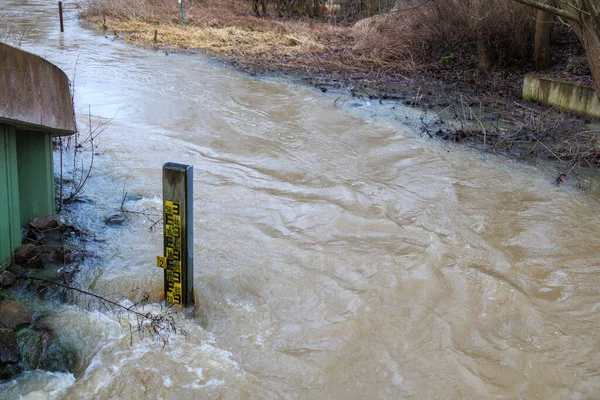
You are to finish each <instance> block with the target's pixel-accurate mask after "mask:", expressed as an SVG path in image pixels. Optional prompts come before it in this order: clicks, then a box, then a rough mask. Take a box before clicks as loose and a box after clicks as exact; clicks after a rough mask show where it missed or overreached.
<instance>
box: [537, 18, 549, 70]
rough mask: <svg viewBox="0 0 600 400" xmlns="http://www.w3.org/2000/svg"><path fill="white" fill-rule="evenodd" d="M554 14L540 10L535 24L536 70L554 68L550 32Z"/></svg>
mask: <svg viewBox="0 0 600 400" xmlns="http://www.w3.org/2000/svg"><path fill="white" fill-rule="evenodd" d="M552 19H553V17H552V14H550V13H548V12H545V11H542V10H538V12H537V18H536V23H535V44H534V54H535V69H536V70H538V71H543V70H545V69H548V68H550V67H551V66H552V57H551V56H550V32H551V31H552Z"/></svg>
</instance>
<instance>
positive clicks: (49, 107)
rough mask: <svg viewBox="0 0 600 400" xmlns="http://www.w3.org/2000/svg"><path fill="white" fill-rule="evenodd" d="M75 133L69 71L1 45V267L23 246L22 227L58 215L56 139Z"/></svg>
mask: <svg viewBox="0 0 600 400" xmlns="http://www.w3.org/2000/svg"><path fill="white" fill-rule="evenodd" d="M75 131H76V128H75V119H74V113H73V103H72V100H71V92H70V90H69V80H68V78H67V76H66V75H65V73H64V72H63V71H62V70H61V69H60V68H58V67H57V66H55V65H53V64H51V63H50V62H48V61H46V60H44V59H43V58H41V57H38V56H36V55H34V54H30V53H27V52H25V51H22V50H19V49H17V48H14V47H11V46H8V45H6V44H3V43H0V266H2V265H4V264H6V263H8V262H9V261H10V259H11V257H12V254H13V251H14V250H15V249H16V248H17V247H19V246H20V245H21V228H22V227H24V226H26V225H27V223H28V222H29V221H31V220H32V219H33V218H35V217H37V216H41V215H46V214H53V213H55V192H54V171H53V161H52V154H53V152H52V137H53V136H62V135H72V134H74V133H75Z"/></svg>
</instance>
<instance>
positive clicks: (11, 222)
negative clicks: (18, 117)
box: [0, 124, 21, 266]
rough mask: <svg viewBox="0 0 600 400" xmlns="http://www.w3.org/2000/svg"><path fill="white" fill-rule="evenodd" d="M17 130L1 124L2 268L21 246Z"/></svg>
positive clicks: (0, 225) (0, 237)
mask: <svg viewBox="0 0 600 400" xmlns="http://www.w3.org/2000/svg"><path fill="white" fill-rule="evenodd" d="M18 182H19V181H18V175H17V139H16V132H15V129H14V128H12V127H8V126H6V125H2V124H0V266H2V265H4V264H6V263H7V262H8V261H9V260H10V257H11V254H12V251H13V250H14V249H15V248H17V247H18V246H19V245H20V244H21V229H20V227H21V215H20V207H19V183H18Z"/></svg>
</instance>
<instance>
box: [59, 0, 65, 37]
mask: <svg viewBox="0 0 600 400" xmlns="http://www.w3.org/2000/svg"><path fill="white" fill-rule="evenodd" d="M58 16H59V17H60V31H61V32H64V31H65V28H64V26H63V11H62V1H59V2H58Z"/></svg>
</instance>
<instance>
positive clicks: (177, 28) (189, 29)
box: [108, 21, 325, 57]
mask: <svg viewBox="0 0 600 400" xmlns="http://www.w3.org/2000/svg"><path fill="white" fill-rule="evenodd" d="M108 29H109V30H110V31H113V32H117V35H119V34H125V35H126V41H128V42H133V43H136V44H152V45H156V46H159V47H172V48H178V49H201V50H206V51H209V52H212V53H216V54H225V55H238V56H249V57H255V56H261V55H271V56H297V55H299V54H315V53H321V52H323V51H324V50H325V46H324V45H323V44H321V43H318V42H316V41H314V40H313V39H312V38H311V37H310V36H309V35H306V34H302V33H288V34H280V33H276V32H258V31H252V30H246V29H243V28H238V27H232V26H228V27H223V28H211V27H204V28H202V27H195V26H181V25H155V24H150V23H147V22H141V21H114V22H110V23H109V25H108ZM155 31H156V40H155V33H154V32H155Z"/></svg>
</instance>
